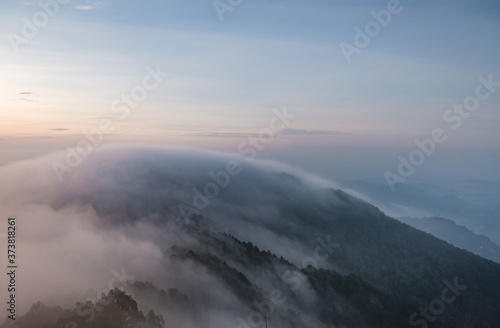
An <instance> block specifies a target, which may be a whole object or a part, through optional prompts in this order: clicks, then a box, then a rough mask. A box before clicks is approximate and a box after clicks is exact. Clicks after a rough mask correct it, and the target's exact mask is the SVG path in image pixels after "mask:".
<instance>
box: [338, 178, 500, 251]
mask: <svg viewBox="0 0 500 328" xmlns="http://www.w3.org/2000/svg"><path fill="white" fill-rule="evenodd" d="M341 186H342V188H345V189H348V190H350V191H352V192H353V193H354V194H359V196H360V197H363V198H364V199H367V200H369V201H370V202H371V203H373V204H374V205H376V206H377V207H379V208H380V209H382V210H383V211H384V212H385V213H387V214H388V215H391V216H397V217H420V218H422V217H433V216H437V217H445V218H448V219H451V220H453V221H454V222H455V223H457V224H460V225H463V226H465V227H466V228H467V229H469V230H471V231H472V232H474V233H475V234H478V235H484V236H486V237H488V238H489V239H491V240H492V241H493V242H494V243H496V244H497V245H500V202H498V199H500V182H494V181H491V182H487V181H474V180H467V181H453V182H447V183H442V184H440V185H437V184H435V183H405V184H401V183H400V184H397V185H396V190H395V191H394V192H392V191H391V190H390V189H389V188H388V187H387V185H385V184H379V183H372V182H366V181H358V180H350V181H345V182H343V183H342V184H341Z"/></svg>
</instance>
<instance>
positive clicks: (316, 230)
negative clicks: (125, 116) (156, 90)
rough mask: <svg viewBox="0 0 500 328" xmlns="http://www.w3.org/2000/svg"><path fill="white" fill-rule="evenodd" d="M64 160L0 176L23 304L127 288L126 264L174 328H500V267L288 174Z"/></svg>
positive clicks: (209, 164) (197, 161)
mask: <svg viewBox="0 0 500 328" xmlns="http://www.w3.org/2000/svg"><path fill="white" fill-rule="evenodd" d="M55 160H64V158H63V156H62V155H61V154H55V155H53V156H51V157H49V158H44V159H40V160H37V161H32V162H27V163H22V164H20V165H18V166H7V167H4V168H1V169H0V178H2V179H3V181H6V182H9V181H16V183H11V185H12V186H13V187H12V188H11V189H10V190H9V191H8V193H7V192H5V191H0V196H1V197H0V199H2V204H1V206H2V208H3V209H4V210H8V211H10V213H18V215H19V217H23V218H24V220H26V221H27V222H29V224H24V225H23V231H24V232H23V233H24V234H23V236H24V237H23V238H24V239H23V244H24V245H25V249H26V251H25V255H24V256H25V258H26V260H25V262H24V264H23V265H24V266H23V267H24V269H23V270H25V271H24V272H26V273H27V274H31V277H30V278H31V279H26V280H24V284H25V285H24V286H25V287H24V288H23V289H22V290H23V293H24V294H22V298H21V299H24V300H31V302H32V303H34V302H35V301H36V300H38V299H41V300H42V301H45V302H47V303H51V304H48V305H49V306H55V305H59V306H61V305H64V306H65V308H66V309H67V310H68V311H70V309H71V308H72V304H75V301H78V300H80V301H81V298H82V296H77V297H74V296H72V295H85V291H86V290H88V288H94V289H96V290H99V289H102V288H103V287H104V289H105V290H106V289H108V288H110V286H111V287H113V286H115V285H116V280H117V279H116V276H115V277H114V278H112V279H114V280H112V279H111V280H110V279H109V275H108V272H110V270H111V272H113V269H114V270H115V271H116V269H117V268H122V267H124V268H126V269H127V272H130V273H129V275H132V276H133V280H134V281H137V283H133V282H130V283H123V284H122V287H123V289H124V290H125V291H126V292H127V293H129V294H130V295H131V296H132V297H133V299H134V300H137V304H138V307H139V309H140V310H142V311H143V313H146V312H147V311H149V309H152V310H154V313H157V314H160V315H161V316H162V317H163V318H164V320H165V326H166V327H169V326H182V327H224V328H225V327H228V328H229V327H241V328H247V326H250V327H253V326H255V327H257V326H259V325H262V320H263V318H264V317H263V315H267V316H268V317H269V318H268V319H269V323H270V324H271V325H270V327H302V326H304V325H305V326H307V327H325V326H326V327H392V326H402V325H410V326H416V327H419V326H420V327H423V326H424V324H425V326H428V327H450V328H451V327H455V328H456V327H459V328H460V327H490V328H497V327H498V323H499V322H500V304H499V303H498V299H500V265H498V264H496V263H493V262H491V261H489V260H486V259H483V258H481V257H479V256H476V255H473V254H471V253H468V252H466V251H463V250H461V249H458V248H455V247H453V246H451V245H450V244H448V243H446V242H444V241H441V240H439V239H437V238H435V237H433V236H431V235H429V234H426V233H424V232H422V231H418V230H416V229H414V228H412V227H410V226H408V225H406V224H403V223H401V222H399V221H397V220H395V219H393V218H390V217H388V216H386V215H385V214H384V213H382V212H381V211H379V210H378V209H377V208H375V207H374V206H372V205H371V204H369V203H367V202H364V201H362V200H359V199H357V198H354V197H352V196H350V195H349V194H347V193H345V192H343V191H341V190H339V189H338V188H337V187H336V186H335V185H333V184H332V183H330V182H328V181H324V180H321V179H319V178H317V177H314V176H311V175H308V174H306V173H304V172H300V171H298V170H296V169H293V168H290V167H288V166H286V165H282V164H279V163H274V162H260V161H254V162H252V163H249V162H247V161H246V160H245V159H244V158H240V157H237V156H233V155H227V154H220V153H211V152H202V151H198V150H186V149H181V150H179V149H165V148H159V147H158V148H153V147H138V148H122V147H120V148H104V149H100V150H98V151H95V152H94V153H92V154H91V155H90V156H89V157H88V158H87V159H86V161H85V162H84V163H82V164H81V165H80V166H79V167H77V168H75V170H74V171H73V172H72V173H71V174H69V175H68V176H67V177H66V179H65V181H64V182H63V183H59V182H58V181H57V179H55V178H54V179H51V178H50V177H51V176H50V175H48V174H49V173H52V172H50V171H51V166H50V163H53V162H54V161H55ZM235 162H236V163H237V165H238V167H240V168H241V170H239V171H240V172H239V173H237V174H231V173H228V172H229V171H231V172H233V173H234V172H235V170H234V168H235ZM228 163H231V165H229V164H228ZM229 166H231V168H232V170H228V167H229ZM224 171H226V173H224ZM27 172H30V175H29V178H27V176H28V175H27ZM52 177H53V176H52ZM228 177H229V178H228ZM207 186H209V187H207ZM217 186H218V187H217ZM216 187H217V188H218V192H217V193H216V192H215V190H216ZM185 209H190V211H189V212H186V211H185ZM186 213H189V214H186ZM61 250H64V251H61ZM28 259H31V260H28ZM52 268H57V270H55V269H54V271H51V269H52ZM75 269H76V270H75ZM88 276H90V279H86V278H87V277H88ZM3 279H5V278H3ZM131 279H132V278H131ZM141 281H142V283H141ZM149 283H151V284H149ZM445 290H446V291H445ZM71 291H74V292H75V293H76V294H71V293H69V292H71ZM443 291H444V292H443ZM93 295H95V293H94V294H93ZM443 295H444V296H443ZM441 299H444V300H446V303H445V302H444V301H442V300H441ZM95 302H97V301H95ZM95 302H94V303H95ZM68 304H71V305H70V306H68ZM441 304H442V305H443V307H444V308H442V307H441ZM437 305H439V306H440V307H438V308H436V306H437ZM25 306H26V308H27V310H28V309H29V306H28V305H25ZM429 306H430V310H427V311H430V312H428V313H427V314H426V312H424V311H426V310H425V309H426V308H428V307H429ZM271 309H272V311H271ZM271 312H272V315H271V314H270V313H271ZM117 315H118V314H117ZM141 320H142V319H141ZM252 320H253V321H252ZM139 321H140V320H139ZM19 327H20V326H19Z"/></svg>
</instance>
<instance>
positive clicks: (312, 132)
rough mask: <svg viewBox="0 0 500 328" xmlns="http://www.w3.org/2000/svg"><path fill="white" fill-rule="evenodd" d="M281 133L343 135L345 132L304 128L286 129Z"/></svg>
mask: <svg viewBox="0 0 500 328" xmlns="http://www.w3.org/2000/svg"><path fill="white" fill-rule="evenodd" d="M280 133H281V134H287V135H296V136H318V135H342V134H347V133H344V132H337V131H331V130H302V129H284V130H283V131H281V132H280Z"/></svg>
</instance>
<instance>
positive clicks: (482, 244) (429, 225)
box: [397, 217, 500, 263]
mask: <svg viewBox="0 0 500 328" xmlns="http://www.w3.org/2000/svg"><path fill="white" fill-rule="evenodd" d="M397 219H398V220H400V221H401V222H404V223H406V224H408V225H410V226H412V227H414V228H416V229H418V230H422V231H425V232H427V233H430V234H431V235H433V236H435V237H437V238H439V239H442V240H444V241H447V242H449V243H450V244H452V245H454V246H456V247H459V248H462V249H465V250H468V251H469V252H472V253H474V254H477V255H479V256H482V257H484V258H486V259H489V260H492V261H495V262H497V263H500V246H498V245H497V244H495V243H494V242H492V241H491V240H490V239H489V238H488V237H485V236H479V235H476V234H475V233H473V232H472V231H470V230H469V229H467V228H466V227H464V226H459V225H457V224H455V222H453V221H452V220H447V219H443V218H439V217H430V218H408V217H406V218H405V217H402V218H397Z"/></svg>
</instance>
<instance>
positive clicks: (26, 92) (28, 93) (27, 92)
mask: <svg viewBox="0 0 500 328" xmlns="http://www.w3.org/2000/svg"><path fill="white" fill-rule="evenodd" d="M19 94H20V95H32V94H33V92H29V91H23V92H19Z"/></svg>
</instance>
